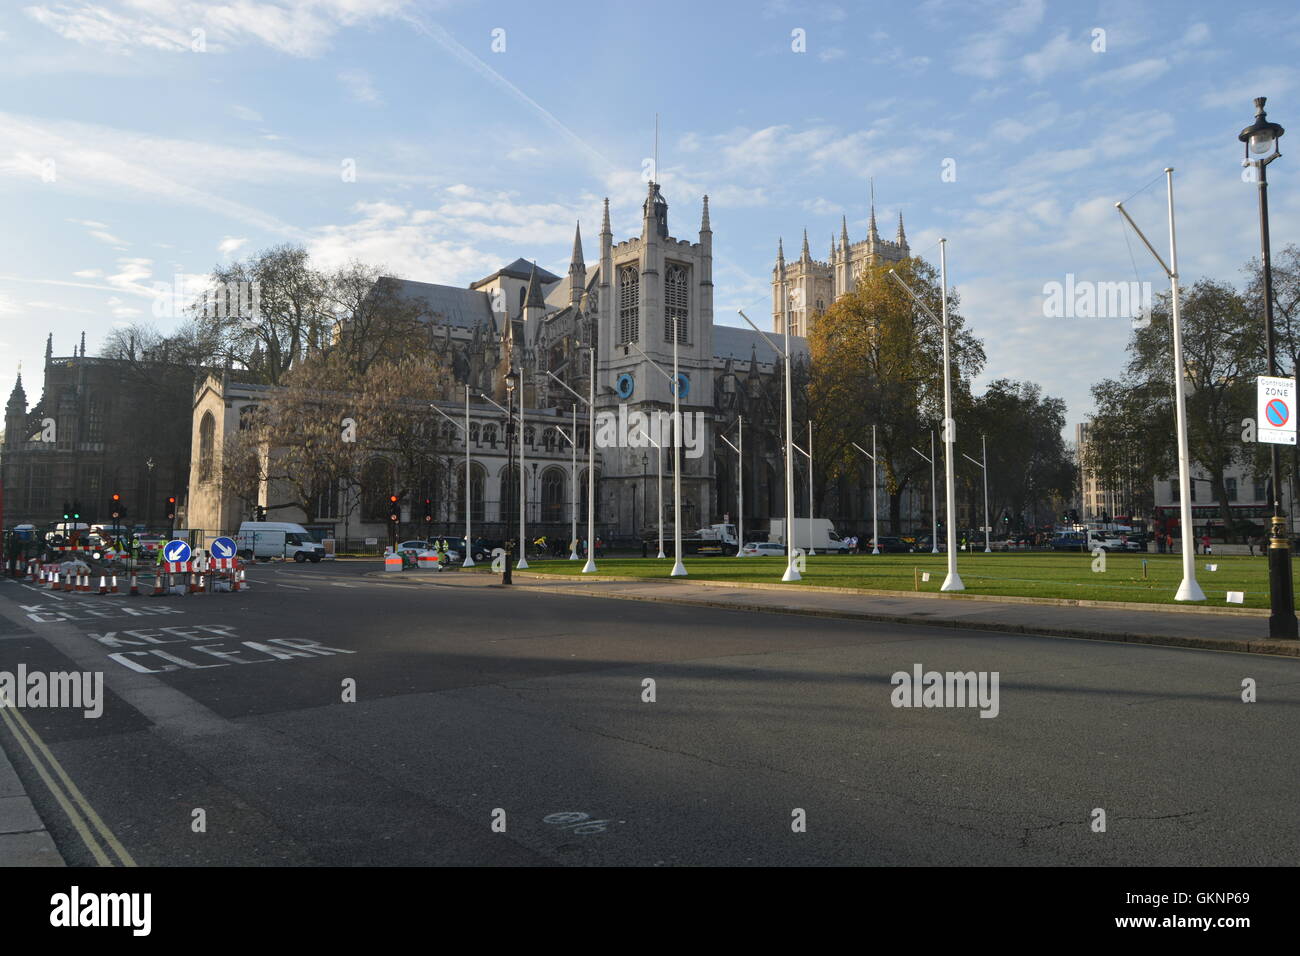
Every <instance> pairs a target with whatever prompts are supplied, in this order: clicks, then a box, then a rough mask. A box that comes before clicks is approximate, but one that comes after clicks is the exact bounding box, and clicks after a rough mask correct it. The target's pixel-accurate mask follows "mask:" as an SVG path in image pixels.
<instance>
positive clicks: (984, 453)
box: [961, 435, 993, 554]
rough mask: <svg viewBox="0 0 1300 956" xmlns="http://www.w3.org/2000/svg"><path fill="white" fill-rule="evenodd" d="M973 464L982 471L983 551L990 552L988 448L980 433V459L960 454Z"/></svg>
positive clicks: (963, 453)
mask: <svg viewBox="0 0 1300 956" xmlns="http://www.w3.org/2000/svg"><path fill="white" fill-rule="evenodd" d="M961 456H962V457H963V458H965V459H966V460H967V461H969V462H970V463H971V464H973V465H979V468H980V471H982V472H984V553H985V554H991V553H992V551H993V549H992V548H990V547H989V527H990V525H989V450H988V446H987V445H986V444H985V442H984V436H983V435H980V457H981V458H982V459H983V460H982V461H976V460H975V459H974V458H972V457H971V456H970V455H968V454H966V453H965V452H962V455H961Z"/></svg>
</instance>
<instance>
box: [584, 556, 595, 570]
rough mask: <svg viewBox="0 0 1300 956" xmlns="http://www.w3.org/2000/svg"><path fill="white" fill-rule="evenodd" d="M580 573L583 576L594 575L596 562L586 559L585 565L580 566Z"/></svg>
mask: <svg viewBox="0 0 1300 956" xmlns="http://www.w3.org/2000/svg"><path fill="white" fill-rule="evenodd" d="M582 573H583V574H595V573H596V561H595V559H594V558H590V557H588V558H587V563H586V564H584V565H583V566H582Z"/></svg>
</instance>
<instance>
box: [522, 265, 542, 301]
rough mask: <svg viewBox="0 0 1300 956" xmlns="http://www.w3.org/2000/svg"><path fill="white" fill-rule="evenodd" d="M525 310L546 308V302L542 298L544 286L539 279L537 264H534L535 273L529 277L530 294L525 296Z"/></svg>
mask: <svg viewBox="0 0 1300 956" xmlns="http://www.w3.org/2000/svg"><path fill="white" fill-rule="evenodd" d="M524 308H525V309H531V308H540V309H545V308H546V301H545V300H544V299H543V298H542V284H541V282H539V281H538V279H537V263H536V262H534V263H533V271H532V272H531V273H530V274H529V276H528V292H527V294H526V295H525V296H524Z"/></svg>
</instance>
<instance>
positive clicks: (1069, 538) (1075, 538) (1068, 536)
mask: <svg viewBox="0 0 1300 956" xmlns="http://www.w3.org/2000/svg"><path fill="white" fill-rule="evenodd" d="M1051 548H1052V550H1053V551H1082V550H1083V535H1082V534H1079V533H1076V532H1073V531H1068V532H1059V533H1058V534H1056V535H1053V537H1052V543H1051Z"/></svg>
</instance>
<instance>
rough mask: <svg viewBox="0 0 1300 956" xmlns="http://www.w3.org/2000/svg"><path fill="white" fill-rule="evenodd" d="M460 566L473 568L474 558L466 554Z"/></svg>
mask: <svg viewBox="0 0 1300 956" xmlns="http://www.w3.org/2000/svg"><path fill="white" fill-rule="evenodd" d="M460 566H461V567H462V568H472V567H474V559H473V558H471V557H470V556H469V555H468V554H467V555H465V560H464V561H462V562H461V563H460Z"/></svg>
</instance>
